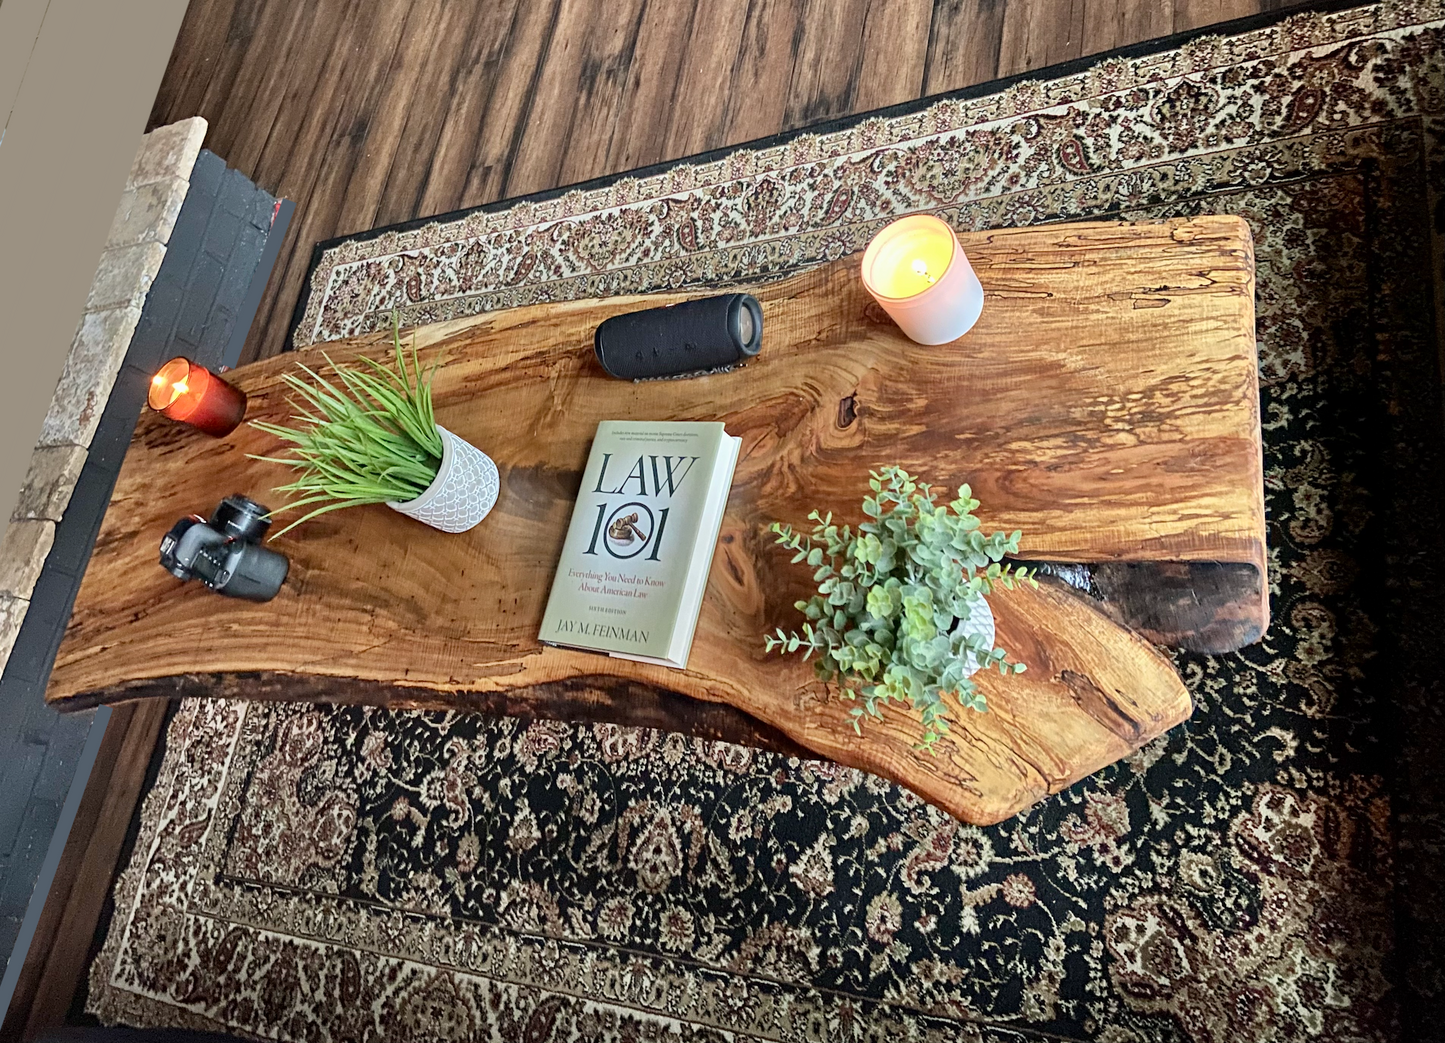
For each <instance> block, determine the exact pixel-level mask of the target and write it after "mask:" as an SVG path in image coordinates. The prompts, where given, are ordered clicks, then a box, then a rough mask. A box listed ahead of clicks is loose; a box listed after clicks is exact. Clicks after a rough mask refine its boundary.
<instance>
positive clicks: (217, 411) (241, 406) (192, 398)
mask: <svg viewBox="0 0 1445 1043" xmlns="http://www.w3.org/2000/svg"><path fill="white" fill-rule="evenodd" d="M149 400H150V404H151V408H152V409H158V410H160V411H161V412H162V413H164V414H165V415H166V416H168V417H170V418H171V419H172V420H179V421H180V422H181V423H183V424H190V425H191V426H192V427H194V428H196V430H198V431H204V432H205V433H206V434H208V435H214V436H215V437H217V438H221V437H223V436H224V435H228V434H230V433H231V432H232V431H234V430H235V429H236V425H237V424H239V423H240V422H241V418H242V417H244V416H245V415H246V393H245V392H244V391H242V390H241V389H240V388H237V387H233V386H232V385H230V384H227V383H226V382H225V381H224V380H222V379H221V378H220V377H218V376H216V375H215V374H213V373H212V372H211V371H210V370H208V369H206V368H205V367H204V366H198V365H196V364H195V363H194V362H191V361H190V360H189V359H183V358H174V359H171V360H170V361H169V362H167V363H166V364H165V365H164V366H162V367H161V368H160V372H158V373H157V374H156V375H155V377H154V378H152V380H151V390H150V395H149Z"/></svg>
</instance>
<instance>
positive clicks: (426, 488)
mask: <svg viewBox="0 0 1445 1043" xmlns="http://www.w3.org/2000/svg"><path fill="white" fill-rule="evenodd" d="M391 336H392V344H393V348H394V354H393V358H392V360H391V363H390V364H389V365H385V364H383V363H380V362H377V361H376V360H375V359H370V358H366V357H365V356H362V357H361V358H360V359H359V360H358V361H359V362H360V365H359V366H356V367H353V368H350V369H348V368H343V367H341V366H337V365H336V364H335V363H334V362H332V361H331V359H330V357H329V356H326V355H324V354H323V356H322V357H323V358H325V359H326V361H327V363H328V364H329V365H330V366H331V367H332V369H334V370H335V372H336V377H335V380H336V383H332V382H331V381H328V380H326V379H325V378H323V377H321V376H319V375H318V374H316V373H315V372H313V371H312V370H310V369H308V368H307V367H306V366H301V367H300V368H301V370H302V372H304V373H305V374H306V375H307V376H308V377H310V378H311V382H309V383H308V382H307V381H305V380H302V379H301V378H300V377H298V376H296V375H294V374H291V373H287V374H285V375H284V376H283V377H282V379H283V380H285V381H286V384H287V385H288V386H289V387H290V388H291V390H293V391H294V392H296V394H297V395H299V396H300V398H301V402H299V403H298V402H296V401H295V400H292V405H293V406H295V407H296V408H297V410H298V415H296V416H295V417H293V419H294V420H297V421H300V423H301V425H302V426H300V427H284V426H282V425H279V424H270V423H264V422H262V421H259V420H258V421H253V424H252V426H254V427H257V428H259V429H260V430H262V431H265V432H267V433H268V434H272V435H275V436H276V437H278V438H281V439H283V440H284V441H286V442H289V443H291V455H290V456H289V457H279V458H278V457H268V456H255V457H253V459H257V460H266V461H269V462H271V463H279V464H285V465H287V466H289V467H293V468H295V469H296V470H298V471H299V472H300V475H299V477H297V479H296V480H295V481H293V482H290V483H288V484H286V485H281V486H277V487H276V490H275V491H276V492H278V493H284V494H289V495H291V496H294V497H295V498H294V499H292V500H291V501H290V502H289V503H287V504H286V505H285V506H284V507H280V508H278V509H277V512H273V513H279V512H280V511H289V510H296V509H298V508H302V507H311V508H312V510H310V511H309V512H307V513H306V514H304V515H303V516H302V517H300V518H298V519H296V520H295V521H293V522H292V523H291V524H290V525H287V526H286V527H285V528H283V529H281V530H280V531H279V532H277V533H276V534H275V535H277V536H279V535H281V533H283V532H287V531H288V530H290V529H293V528H295V527H296V526H297V525H300V524H301V523H302V522H304V521H309V520H310V519H312V518H315V517H316V516H317V515H319V514H325V513H327V512H328V511H335V510H340V509H342V508H344V507H356V506H359V505H361V504H367V503H384V504H386V505H387V506H388V507H390V508H392V509H393V510H396V511H400V512H401V513H402V514H405V515H407V516H408V517H411V518H416V519H417V520H418V521H423V522H425V523H426V524H428V525H430V526H432V527H433V528H437V529H441V530H442V531H443V532H465V531H466V530H467V529H470V528H472V526H474V525H476V524H477V523H478V522H480V521H481V520H482V519H483V518H485V517H486V515H487V512H488V511H490V510H491V509H492V506H493V504H495V503H496V502H497V493H498V490H499V488H500V481H499V478H498V475H497V465H496V464H495V463H493V462H492V460H491V458H490V457H488V456H487V455H486V454H485V453H483V452H482V451H481V450H480V449H478V448H476V446H473V445H471V444H470V443H468V442H466V441H464V440H463V439H461V438H459V437H457V436H456V435H454V434H452V432H450V431H448V430H447V429H446V428H444V427H442V426H441V425H440V424H438V423H437V422H436V417H435V416H434V415H433V412H432V397H431V377H432V372H433V371H428V372H427V373H422V371H421V365H420V362H419V360H418V358H417V352H416V345H415V343H414V342H413V344H412V351H411V361H410V363H408V361H407V358H406V353H405V352H404V351H403V350H402V346H401V330H400V317H399V316H398V315H397V314H396V313H395V312H393V313H392V329H391Z"/></svg>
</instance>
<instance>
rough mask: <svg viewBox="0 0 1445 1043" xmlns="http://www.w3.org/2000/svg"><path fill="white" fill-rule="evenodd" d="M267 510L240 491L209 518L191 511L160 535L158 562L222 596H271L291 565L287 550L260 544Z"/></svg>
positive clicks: (268, 522)
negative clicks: (193, 513)
mask: <svg viewBox="0 0 1445 1043" xmlns="http://www.w3.org/2000/svg"><path fill="white" fill-rule="evenodd" d="M270 513H271V512H270V511H269V510H268V509H267V508H265V507H263V506H261V505H260V504H259V503H257V502H256V501H255V500H252V499H250V498H249V497H246V496H242V495H241V494H240V493H234V494H232V495H231V496H227V497H226V498H225V499H224V500H222V501H221V504H220V506H219V507H217V508H216V510H215V512H214V513H213V514H212V515H211V520H210V521H209V522H207V521H205V520H204V519H202V518H201V517H200V516H199V515H192V516H191V517H189V518H182V519H181V520H180V521H178V522H176V523H175V525H173V526H171V531H170V532H168V533H166V535H165V537H164V538H163V539H162V540H161V565H162V566H163V567H165V568H166V569H167V570H169V572H170V573H171V575H173V576H175V577H176V578H177V579H182V580H192V579H198V580H200V581H201V582H202V583H204V584H205V585H206V586H207V587H210V588H211V589H212V590H214V591H215V592H216V593H217V594H224V595H226V597H230V598H243V599H245V600H247V601H270V600H271V599H272V598H274V597H275V596H276V593H277V592H278V591H279V590H280V589H281V584H282V583H284V582H285V581H286V573H287V572H289V571H290V568H291V563H290V562H289V561H288V560H287V559H286V555H284V554H281V553H279V552H277V551H274V550H270V549H268V548H266V547H263V546H262V545H261V540H262V538H263V537H264V536H265V535H266V530H267V529H269V528H270V527H271V519H270V518H269V517H268V515H269V514H270Z"/></svg>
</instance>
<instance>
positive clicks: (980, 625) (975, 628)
mask: <svg viewBox="0 0 1445 1043" xmlns="http://www.w3.org/2000/svg"><path fill="white" fill-rule="evenodd" d="M953 632H954V633H955V634H963V635H964V636H965V637H977V638H980V639H981V640H982V641H983V646H984V647H985V648H987V649H992V648H993V639H994V624H993V609H991V608H989V606H988V601H987V600H985V599H982V598H980V599H979V601H978V603H977V604H976V605H974V606H973V608H972V609H971V610H970V611H969V613H968V619H966V620H964V621H963V622H962V623H959V624H957V625H956V626H955V627H954V628H953ZM983 662H984V661H983V659H982V658H981V657H980V656H977V655H975V654H974V653H972V652H970V653H968V658H967V659H965V660H964V664H963V668H964V671H965V673H964V675H963V676H965V677H972V676H973V675H974V674H976V673H978V672H979V670H981V669H983Z"/></svg>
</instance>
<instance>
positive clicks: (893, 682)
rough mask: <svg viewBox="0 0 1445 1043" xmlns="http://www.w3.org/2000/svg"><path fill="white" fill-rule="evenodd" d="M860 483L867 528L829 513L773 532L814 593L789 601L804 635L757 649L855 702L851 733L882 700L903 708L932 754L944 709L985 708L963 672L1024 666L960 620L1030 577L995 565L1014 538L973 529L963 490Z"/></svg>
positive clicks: (892, 472) (971, 503)
mask: <svg viewBox="0 0 1445 1043" xmlns="http://www.w3.org/2000/svg"><path fill="white" fill-rule="evenodd" d="M868 485H869V488H870V489H871V490H872V492H871V495H867V496H865V497H864V498H863V514H864V515H866V516H867V518H868V520H867V521H865V522H863V523H862V524H860V525H859V526H858V528H857V529H856V530H854V529H852V528H850V527H849V526H847V525H844V526H843V527H842V528H839V527H838V526H837V525H835V524H834V523H833V514H832V512H831V511H830V512H828V513H827V514H820V513H819V512H818V511H813V512H812V513H811V514H809V515H808V518H809V520H810V521H812V522H814V523H815V524H814V525H813V529H812V532H811V533H810V534H804V533H799V532H794V531H793V529H792V527H791V526H789V525H785V524H783V523H781V522H774V523H773V524H772V525H771V526H770V530H769V531H771V532H772V533H773V534H774V535H775V536H776V537H777V542H778V543H779V544H781V545H782V546H784V547H787V548H788V549H789V550H791V551H793V552H794V553H793V563H794V564H799V563H804V564H806V565H808V566H809V567H811V568H812V569H813V570H814V572H813V581H814V582H815V583H817V585H818V593H816V594H814V595H813V596H812V597H810V598H808V599H807V600H806V601H799V602H797V603H796V606H795V607H796V608H797V609H798V611H800V612H801V613H802V614H803V616H804V617H805V619H804V622H803V625H802V631H801V632H793V633H785V632H784V631H783V629H782V628H781V627H779V628H777V632H776V634H775V635H768V636H766V637H765V638H764V643H765V645H766V648H767V650H768V651H769V652H772V651H779V652H784V653H788V652H798V651H801V652H802V653H803V657H804V658H808V657H810V656H813V655H814V654H816V655H817V659H816V660H815V661H814V666H815V669H816V670H817V674H818V676H819V677H820V678H822V679H823V680H824V681H833V680H837V681H838V683H839V688H840V691H841V693H842V695H843V697H844V698H846V699H850V700H856V701H861V703H862V705H861V706H855V707H853V708H852V709H850V710H849V711H848V712H849V715H850V716H851V718H852V723H853V729H854V731H858V732H860V733H861V728H860V725H861V723H862V721H863V719H864V717H872V718H875V719H879V720H881V719H882V717H883V707H885V706H886V705H888V704H889V703H896V704H900V706H901V705H907V706H909V707H911V708H912V710H913V712H914V713H916V714H917V715H918V717H919V720H920V723H921V726H922V730H923V734H922V739H921V741H920V742H919V747H920V748H923V749H929V748H931V747H932V746H933V744H934V743H935V742H937V741H938V739H939V738H940V737H942V736H943V735H944V734H945V733H946V732H947V731H948V729H949V723H950V720H951V718H950V716H949V712H950V702H953V703H957V704H958V705H959V706H962V707H963V708H965V709H968V710H975V711H979V712H983V711H985V710H987V709H988V706H987V701H986V700H985V698H984V695H983V693H982V692H981V691H979V689H978V686H977V685H976V684H975V683H974V681H973V680H972V678H971V677H970V676H969V674H970V673H972V669H971V668H975V667H977V666H980V665H981V666H988V667H995V668H997V669H998V671H999V672H1000V673H1002V674H1010V673H1022V672H1023V670H1024V664H1023V663H1014V662H1009V661H1008V653H1007V652H1005V651H1004V650H1003V649H1002V648H990V647H988V645H987V643H985V642H984V641H983V640H982V639H981V638H979V637H977V636H974V635H972V634H970V633H969V632H968V630H969V627H968V623H969V621H970V619H972V618H973V614H974V613H975V612H978V611H980V610H981V608H982V606H983V602H984V598H985V596H986V595H988V594H990V593H992V592H993V590H994V588H995V587H996V586H1002V587H1005V588H1012V587H1013V586H1014V584H1015V583H1017V582H1021V581H1022V582H1028V583H1032V584H1034V585H1037V580H1035V579H1034V577H1033V574H1032V572H1030V571H1029V570H1028V569H1024V568H1019V567H1015V566H1013V565H1011V564H1009V563H1006V562H1004V560H1003V559H1004V557H1005V556H1006V555H1009V554H1014V553H1017V551H1018V548H1019V538H1020V536H1021V535H1022V534H1021V533H1020V532H1014V533H1012V534H1005V533H1002V532H995V533H994V534H993V535H991V536H985V535H984V534H983V532H982V531H981V530H980V528H979V521H978V519H977V518H976V517H975V516H974V514H973V512H974V511H975V510H976V509H977V508H978V505H979V502H978V501H977V500H975V499H974V498H973V495H972V491H971V490H970V488H969V487H968V486H967V485H964V486H961V487H960V488H959V490H958V497H957V499H955V500H953V501H951V502H949V503H946V504H942V505H939V504H936V503H935V495H934V491H933V487H932V486H929V485H927V484H923V483H920V482H919V481H917V479H915V478H914V477H913V476H912V475H910V474H909V473H908V472H907V471H904V470H903V469H902V468H899V467H885V468H882V469H881V470H879V471H875V472H871V474H870V480H869V483H868Z"/></svg>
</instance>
